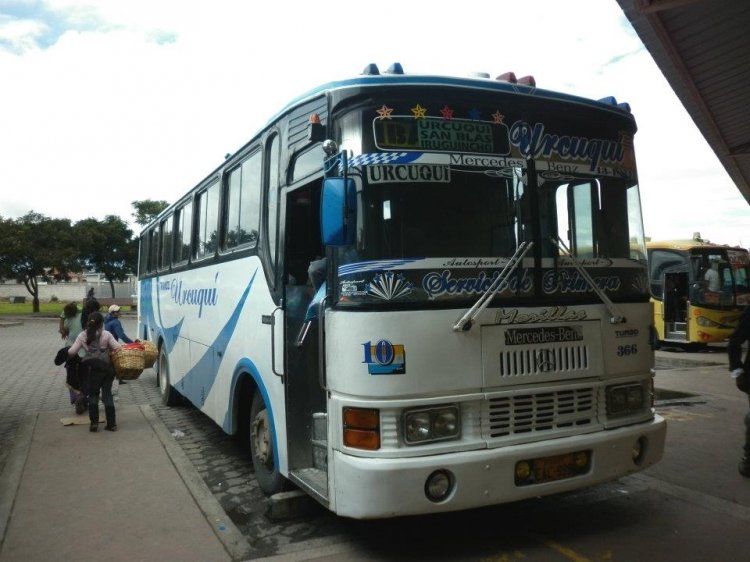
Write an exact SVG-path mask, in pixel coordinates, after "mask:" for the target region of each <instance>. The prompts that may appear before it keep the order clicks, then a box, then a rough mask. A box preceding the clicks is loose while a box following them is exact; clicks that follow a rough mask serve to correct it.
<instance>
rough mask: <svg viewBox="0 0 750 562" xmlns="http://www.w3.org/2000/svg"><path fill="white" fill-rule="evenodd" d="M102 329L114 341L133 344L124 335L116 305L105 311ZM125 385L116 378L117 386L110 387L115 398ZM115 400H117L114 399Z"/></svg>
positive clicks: (118, 308) (118, 309)
mask: <svg viewBox="0 0 750 562" xmlns="http://www.w3.org/2000/svg"><path fill="white" fill-rule="evenodd" d="M104 329H105V330H107V331H108V332H109V333H110V334H112V335H113V336H114V338H115V339H116V340H120V341H123V342H125V343H133V340H131V339H130V338H129V337H128V336H127V335H126V334H125V330H124V329H123V327H122V322H120V307H119V306H117V305H116V304H113V305H111V306H110V307H109V308H108V309H107V315H106V316H105V317H104ZM121 384H126V383H125V381H124V380H122V379H120V378H118V379H117V386H113V387H112V393H113V394H114V395H115V396H117V394H118V392H119V389H120V385H121ZM115 400H117V398H115Z"/></svg>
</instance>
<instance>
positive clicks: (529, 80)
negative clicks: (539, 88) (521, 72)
mask: <svg viewBox="0 0 750 562" xmlns="http://www.w3.org/2000/svg"><path fill="white" fill-rule="evenodd" d="M518 83H519V84H523V85H524V86H531V87H532V88H535V87H536V80H534V77H533V76H531V75H529V76H521V78H519V79H518Z"/></svg>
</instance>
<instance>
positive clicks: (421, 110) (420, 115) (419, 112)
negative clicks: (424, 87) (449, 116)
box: [411, 104, 427, 119]
mask: <svg viewBox="0 0 750 562" xmlns="http://www.w3.org/2000/svg"><path fill="white" fill-rule="evenodd" d="M411 112H412V113H413V114H414V119H424V118H425V115H427V108H426V107H422V106H421V105H419V104H417V107H412V108H411Z"/></svg>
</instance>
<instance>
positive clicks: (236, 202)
mask: <svg viewBox="0 0 750 562" xmlns="http://www.w3.org/2000/svg"><path fill="white" fill-rule="evenodd" d="M261 154H262V153H261V152H260V151H257V152H255V154H253V155H251V156H250V157H249V158H247V159H246V160H244V161H243V162H242V163H241V164H240V165H239V166H237V167H236V168H234V169H233V170H232V171H231V172H229V176H228V180H227V197H226V207H227V212H226V221H227V224H226V229H225V232H226V239H225V241H224V245H225V247H227V248H234V247H236V246H240V245H250V246H255V245H256V244H257V243H258V225H259V221H260V219H259V217H260V187H261V164H262V156H261Z"/></svg>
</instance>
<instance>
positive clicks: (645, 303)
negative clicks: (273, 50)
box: [138, 64, 666, 519]
mask: <svg viewBox="0 0 750 562" xmlns="http://www.w3.org/2000/svg"><path fill="white" fill-rule="evenodd" d="M635 132H636V125H635V120H634V118H633V116H632V114H631V112H630V108H629V106H628V105H627V104H623V103H618V102H617V100H616V99H615V98H605V99H602V100H590V99H586V98H582V97H576V96H572V95H568V94H563V93H556V92H553V91H547V90H544V89H540V88H537V87H536V84H535V81H534V79H533V77H530V76H526V77H520V78H516V76H515V74H513V73H505V74H502V75H500V76H498V77H497V78H495V79H492V78H490V76H489V75H479V76H471V77H451V76H440V75H410V74H407V73H405V72H404V71H403V68H402V67H401V65H400V64H393V65H391V66H390V67H389V68H388V69H387V70H386V71H384V72H381V71H380V70H379V69H378V67H377V66H376V65H368V66H367V67H366V68H365V70H364V71H363V73H361V74H359V75H356V76H353V77H350V78H345V79H342V80H340V81H334V82H329V83H326V84H324V85H322V86H320V87H318V88H315V89H313V90H311V91H308V92H307V93H305V94H303V95H301V96H300V97H298V98H297V99H295V100H294V101H292V102H291V103H290V104H288V105H287V106H286V107H284V108H283V109H281V110H280V111H279V112H278V113H277V114H276V115H275V116H273V117H272V118H271V119H270V121H269V122H268V124H267V125H266V126H265V127H264V128H263V129H262V130H261V131H259V132H258V133H257V134H256V135H255V136H253V137H252V138H251V139H250V140H249V141H248V142H247V143H246V144H244V145H243V146H242V147H240V148H239V149H238V150H237V151H236V152H235V153H234V154H231V155H228V156H227V158H226V159H225V160H224V161H222V162H221V163H220V164H219V165H218V167H217V168H216V169H214V170H213V171H212V172H210V173H209V174H208V175H207V176H206V177H205V178H203V179H202V180H201V181H199V182H198V183H196V184H195V185H194V187H192V189H190V190H189V191H187V193H186V194H185V195H184V196H183V197H181V198H180V199H179V200H177V201H176V202H174V204H172V205H170V206H169V207H168V208H166V209H165V210H164V211H163V212H162V213H161V214H160V215H159V216H158V217H156V218H155V219H154V221H153V222H152V223H151V224H150V225H148V226H147V227H146V228H145V229H144V231H143V232H142V234H141V235H140V255H139V289H138V298H139V306H138V314H139V320H138V322H139V324H138V326H139V327H138V332H139V333H138V335H139V337H140V338H143V339H148V340H151V341H153V342H154V343H155V344H156V345H157V346H158V349H159V356H158V359H157V363H156V372H157V381H158V385H159V389H160V393H161V396H162V400H163V402H164V404H166V405H173V404H177V403H179V402H180V401H181V400H187V401H189V402H190V403H192V404H194V405H195V406H196V407H197V408H199V409H200V411H201V412H203V413H205V415H207V416H209V417H210V418H211V419H213V420H214V421H215V422H216V423H217V424H218V425H219V426H221V428H222V429H223V430H224V431H225V432H226V433H228V434H231V435H235V436H236V437H237V438H238V439H239V440H240V441H241V442H244V443H246V444H247V447H248V449H249V452H250V455H251V457H252V462H253V466H254V470H255V476H256V478H257V482H258V485H259V487H260V488H261V489H262V490H263V491H264V492H265V493H266V494H275V493H278V492H280V491H283V490H285V489H289V487H290V486H296V487H297V488H299V489H301V490H303V491H304V492H306V493H308V494H310V495H311V496H312V497H313V498H315V499H316V500H317V501H319V502H320V503H321V504H322V505H323V506H325V507H326V508H328V509H329V510H331V511H332V512H334V513H336V514H338V515H341V516H345V517H350V518H355V519H369V518H386V517H392V516H402V515H416V514H429V513H437V512H447V511H456V510H463V509H468V508H476V507H479V506H486V505H492V504H498V503H502V502H511V501H516V500H522V499H524V498H533V497H537V496H541V495H547V494H555V493H559V492H564V491H568V490H574V489H578V488H581V487H585V486H591V485H595V484H598V483H602V482H606V481H611V480H613V479H617V478H619V477H622V476H623V475H626V474H629V473H632V472H636V471H640V470H643V469H645V468H647V467H649V466H650V465H652V464H653V463H656V462H657V461H659V460H660V458H661V457H662V454H663V449H664V440H665V435H666V423H665V421H664V419H662V418H661V417H659V416H658V415H656V414H655V410H654V390H653V370H652V368H653V361H654V352H653V350H652V348H651V347H650V334H649V328H650V325H651V322H652V320H651V306H650V302H649V291H648V272H647V266H646V254H645V236H644V232H643V222H642V218H641V208H640V195H639V188H638V181H637V173H636V164H635V158H634V151H633V136H634V134H635Z"/></svg>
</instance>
